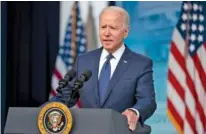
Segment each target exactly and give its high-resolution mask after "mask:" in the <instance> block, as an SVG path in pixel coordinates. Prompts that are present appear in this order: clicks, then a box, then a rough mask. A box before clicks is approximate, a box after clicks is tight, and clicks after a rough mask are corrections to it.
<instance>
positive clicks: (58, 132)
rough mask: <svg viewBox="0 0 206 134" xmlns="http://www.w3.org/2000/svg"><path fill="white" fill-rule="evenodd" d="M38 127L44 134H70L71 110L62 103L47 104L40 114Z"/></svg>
mask: <svg viewBox="0 0 206 134" xmlns="http://www.w3.org/2000/svg"><path fill="white" fill-rule="evenodd" d="M38 127H39V130H40V132H41V133H42V134H48V133H49V134H68V133H69V132H70V131H71V128H72V115H71V112H70V110H69V108H68V107H67V106H66V105H64V104H63V103H60V102H51V103H48V104H46V105H45V106H44V107H43V108H42V109H41V110H40V112H39V116H38Z"/></svg>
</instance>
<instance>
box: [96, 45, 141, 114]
mask: <svg viewBox="0 0 206 134" xmlns="http://www.w3.org/2000/svg"><path fill="white" fill-rule="evenodd" d="M124 50H125V45H124V44H123V45H122V46H121V47H120V48H119V49H118V50H116V51H115V52H114V53H112V55H113V56H114V58H112V59H111V60H110V65H111V74H110V79H111V78H112V75H113V73H114V71H115V69H116V67H117V65H118V63H119V61H120V58H121V57H122V55H123V53H124ZM108 55H109V52H108V51H107V50H106V49H104V48H103V50H102V53H101V56H100V61H99V72H98V79H99V76H100V72H101V70H102V67H103V65H104V62H106V60H107V56H108ZM129 109H131V110H133V111H135V112H136V114H137V117H139V111H138V110H136V109H134V108H129Z"/></svg>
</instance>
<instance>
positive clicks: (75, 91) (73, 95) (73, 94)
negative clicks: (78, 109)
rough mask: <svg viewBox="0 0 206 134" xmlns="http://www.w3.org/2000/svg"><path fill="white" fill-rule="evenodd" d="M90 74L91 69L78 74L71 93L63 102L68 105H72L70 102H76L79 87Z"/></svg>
mask: <svg viewBox="0 0 206 134" xmlns="http://www.w3.org/2000/svg"><path fill="white" fill-rule="evenodd" d="M91 76H92V71H90V70H86V71H84V72H83V73H82V74H81V75H80V79H79V80H76V81H75V82H74V86H73V88H72V90H71V94H70V95H69V96H68V99H67V100H66V101H65V104H66V105H67V106H68V107H71V106H73V105H72V104H74V105H75V104H76V103H77V101H78V99H79V93H78V91H79V89H80V88H82V86H83V83H84V82H86V81H88V80H89V79H90V77H91Z"/></svg>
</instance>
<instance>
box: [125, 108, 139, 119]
mask: <svg viewBox="0 0 206 134" xmlns="http://www.w3.org/2000/svg"><path fill="white" fill-rule="evenodd" d="M128 109H130V110H132V111H134V112H135V113H136V114H137V117H138V118H139V116H140V115H139V111H138V110H137V109H135V108H128Z"/></svg>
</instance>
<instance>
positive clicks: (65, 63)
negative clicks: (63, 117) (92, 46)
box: [50, 2, 87, 98]
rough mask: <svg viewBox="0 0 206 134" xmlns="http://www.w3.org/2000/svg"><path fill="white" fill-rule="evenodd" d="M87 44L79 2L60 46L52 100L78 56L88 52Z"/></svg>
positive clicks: (52, 84)
mask: <svg viewBox="0 0 206 134" xmlns="http://www.w3.org/2000/svg"><path fill="white" fill-rule="evenodd" d="M86 43H87V41H86V37H85V30H84V26H83V22H82V19H81V17H80V10H79V4H78V2H74V4H73V7H72V13H71V15H70V17H69V20H68V24H67V27H66V33H65V37H64V43H63V44H60V46H59V52H58V55H57V59H56V64H55V69H54V71H53V75H52V82H51V87H52V90H51V92H50V98H51V97H53V96H55V95H56V93H57V92H56V89H57V87H58V81H59V80H60V79H62V78H63V77H64V75H65V74H66V73H67V71H68V70H69V69H71V68H72V67H73V65H74V62H75V59H76V56H77V55H78V54H82V53H85V52H86V51H87V47H86Z"/></svg>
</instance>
